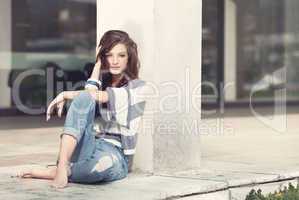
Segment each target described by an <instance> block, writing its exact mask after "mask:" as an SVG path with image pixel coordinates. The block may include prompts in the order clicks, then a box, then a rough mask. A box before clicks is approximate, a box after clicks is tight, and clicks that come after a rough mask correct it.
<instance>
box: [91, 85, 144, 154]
mask: <svg viewBox="0 0 299 200" xmlns="http://www.w3.org/2000/svg"><path fill="white" fill-rule="evenodd" d="M145 86H146V82H145V81H143V80H140V79H134V80H130V81H129V82H128V83H127V84H126V85H124V86H122V87H119V88H118V87H107V88H106V92H107V93H108V102H107V108H104V107H102V104H101V103H99V104H98V106H99V112H100V117H96V118H95V124H94V129H95V131H96V133H97V137H100V138H103V139H104V140H106V141H107V142H110V143H112V144H114V145H116V146H118V147H120V148H122V149H123V152H124V154H125V155H133V154H135V151H136V142H137V132H138V128H139V126H140V121H141V118H142V115H143V113H144V109H145V102H146V101H145V98H144V95H143V92H144V89H145Z"/></svg>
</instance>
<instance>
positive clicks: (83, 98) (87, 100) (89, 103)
mask: <svg viewBox="0 0 299 200" xmlns="http://www.w3.org/2000/svg"><path fill="white" fill-rule="evenodd" d="M72 105H73V107H75V108H77V109H79V110H80V111H81V112H84V111H86V112H88V111H89V110H90V108H93V107H94V106H95V99H94V98H93V97H92V96H91V94H90V93H89V91H81V92H80V93H79V95H77V96H76V97H75V98H74V99H73V101H72Z"/></svg>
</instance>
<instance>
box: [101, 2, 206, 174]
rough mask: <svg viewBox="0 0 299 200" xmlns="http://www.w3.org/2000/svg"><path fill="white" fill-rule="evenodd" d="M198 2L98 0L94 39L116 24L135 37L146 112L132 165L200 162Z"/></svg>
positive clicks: (171, 167) (158, 169) (166, 168)
mask: <svg viewBox="0 0 299 200" xmlns="http://www.w3.org/2000/svg"><path fill="white" fill-rule="evenodd" d="M201 7H202V5H201V1H197V0H190V1H184V2H183V1H179V0H175V1H173V0H163V1H159V0H149V1H139V0H128V1H119V0H98V1H97V11H98V14H97V17H98V18H97V32H98V34H97V35H98V41H99V39H100V38H101V37H102V35H103V34H104V32H106V31H107V30H111V29H121V30H124V31H126V32H128V33H129V35H130V36H131V37H132V38H133V39H134V40H135V41H136V43H137V45H138V50H139V56H140V61H141V71H140V77H141V79H143V80H145V81H147V83H148V86H149V90H148V93H147V96H148V98H147V105H146V111H145V114H144V116H143V123H142V124H141V127H140V132H139V134H138V143H137V153H136V154H135V156H134V164H133V170H135V171H137V170H138V171H143V172H152V173H156V174H157V173H162V172H171V171H180V170H187V169H194V168H197V167H199V165H200V155H201V154H200V137H199V131H200V110H201Z"/></svg>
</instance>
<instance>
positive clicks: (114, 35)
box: [96, 30, 140, 89]
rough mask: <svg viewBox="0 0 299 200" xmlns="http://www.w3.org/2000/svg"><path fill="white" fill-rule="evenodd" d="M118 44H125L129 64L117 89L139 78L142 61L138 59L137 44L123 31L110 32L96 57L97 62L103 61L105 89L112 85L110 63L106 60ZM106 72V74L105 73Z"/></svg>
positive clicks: (100, 45)
mask: <svg viewBox="0 0 299 200" xmlns="http://www.w3.org/2000/svg"><path fill="white" fill-rule="evenodd" d="M118 43H121V44H124V45H125V46H126V48H127V52H128V64H127V68H126V69H125V71H124V75H125V76H124V77H123V79H122V80H121V81H120V82H119V84H118V85H117V87H121V86H122V85H124V84H126V83H127V82H128V81H130V80H133V79H136V78H139V76H138V74H139V68H140V61H139V58H138V51H137V44H136V43H135V42H134V41H133V40H132V39H131V38H130V36H129V34H128V33H126V32H124V31H121V30H109V31H107V32H105V34H104V35H103V37H102V38H101V40H100V43H99V45H98V48H100V49H99V52H98V54H97V56H96V62H97V61H98V60H99V59H101V74H100V77H99V79H100V80H102V84H103V87H102V88H103V89H105V88H106V87H107V86H110V85H111V82H112V74H111V73H110V72H109V63H108V62H107V59H106V53H108V52H109V51H110V50H111V49H112V48H113V47H114V46H115V45H117V44H118ZM105 72H106V73H105Z"/></svg>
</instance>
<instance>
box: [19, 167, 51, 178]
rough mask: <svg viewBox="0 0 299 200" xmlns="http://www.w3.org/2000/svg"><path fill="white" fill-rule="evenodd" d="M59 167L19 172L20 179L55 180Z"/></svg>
mask: <svg viewBox="0 0 299 200" xmlns="http://www.w3.org/2000/svg"><path fill="white" fill-rule="evenodd" d="M56 169H57V167H56V166H54V167H50V168H43V169H27V170H23V171H21V172H19V173H18V174H17V175H16V177H18V178H40V179H54V177H55V175H56Z"/></svg>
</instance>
